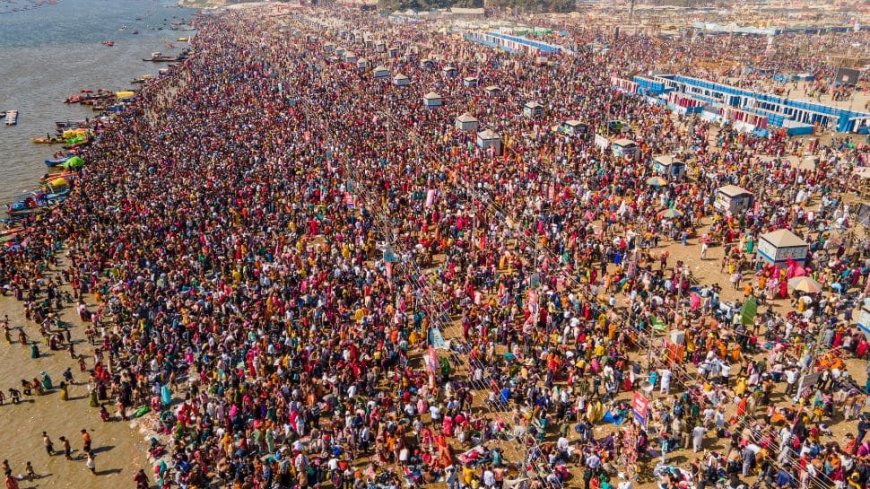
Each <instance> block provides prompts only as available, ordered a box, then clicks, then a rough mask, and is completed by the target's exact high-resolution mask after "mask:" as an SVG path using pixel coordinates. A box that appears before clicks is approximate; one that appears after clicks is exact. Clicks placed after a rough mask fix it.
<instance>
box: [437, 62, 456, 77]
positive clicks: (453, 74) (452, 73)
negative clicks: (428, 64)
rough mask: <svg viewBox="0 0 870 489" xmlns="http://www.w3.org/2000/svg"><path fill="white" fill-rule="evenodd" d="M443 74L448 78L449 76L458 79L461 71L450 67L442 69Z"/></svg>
mask: <svg viewBox="0 0 870 489" xmlns="http://www.w3.org/2000/svg"><path fill="white" fill-rule="evenodd" d="M441 72H442V73H444V74H445V75H446V76H449V77H450V78H456V75H458V74H459V70H457V69H456V68H455V67H453V66H450V65H447V66H445V67H444V68H441Z"/></svg>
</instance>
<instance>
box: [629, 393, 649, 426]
mask: <svg viewBox="0 0 870 489" xmlns="http://www.w3.org/2000/svg"><path fill="white" fill-rule="evenodd" d="M648 410H649V400H648V399H647V398H646V397H644V396H643V394H641V393H640V392H635V393H634V399H632V400H631V413H632V414H633V415H634V419H635V421H637V422H638V423H640V424H642V425H643V426H646V415H647V411H648Z"/></svg>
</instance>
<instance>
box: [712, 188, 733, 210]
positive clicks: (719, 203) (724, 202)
mask: <svg viewBox="0 0 870 489" xmlns="http://www.w3.org/2000/svg"><path fill="white" fill-rule="evenodd" d="M713 208H714V209H716V210H718V211H720V212H727V211H730V210H731V197H729V196H727V195H725V194H724V193H723V192H716V201H715V202H713Z"/></svg>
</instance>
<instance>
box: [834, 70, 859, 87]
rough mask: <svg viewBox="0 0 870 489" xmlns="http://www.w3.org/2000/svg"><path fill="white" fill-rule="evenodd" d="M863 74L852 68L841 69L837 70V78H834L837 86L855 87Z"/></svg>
mask: <svg viewBox="0 0 870 489" xmlns="http://www.w3.org/2000/svg"><path fill="white" fill-rule="evenodd" d="M860 76H861V72H860V71H858V70H855V69H852V68H840V69H838V70H837V76H836V77H835V78H834V80H835V83H836V84H837V85H855V84H857V83H858V78H859V77H860Z"/></svg>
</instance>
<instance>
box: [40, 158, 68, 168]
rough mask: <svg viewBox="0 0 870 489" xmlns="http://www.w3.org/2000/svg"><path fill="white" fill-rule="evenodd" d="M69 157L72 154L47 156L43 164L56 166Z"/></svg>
mask: <svg viewBox="0 0 870 489" xmlns="http://www.w3.org/2000/svg"><path fill="white" fill-rule="evenodd" d="M70 158H72V156H61V157H60V158H49V159H47V160H45V166H47V167H49V168H51V167H53V166H58V165H60V164H62V163H64V162H66V161H67V160H68V159H70Z"/></svg>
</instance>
